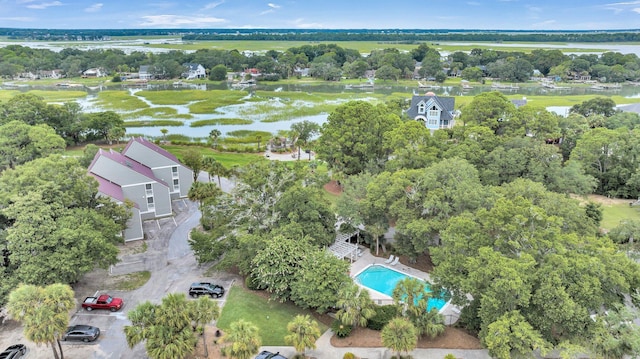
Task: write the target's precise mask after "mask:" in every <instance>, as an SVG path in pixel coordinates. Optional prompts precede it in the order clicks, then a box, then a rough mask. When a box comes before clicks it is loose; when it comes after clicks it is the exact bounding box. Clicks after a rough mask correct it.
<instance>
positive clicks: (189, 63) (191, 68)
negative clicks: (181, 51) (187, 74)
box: [182, 62, 200, 71]
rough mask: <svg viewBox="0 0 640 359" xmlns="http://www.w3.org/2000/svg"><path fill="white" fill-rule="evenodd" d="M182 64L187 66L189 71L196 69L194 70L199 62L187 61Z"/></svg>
mask: <svg viewBox="0 0 640 359" xmlns="http://www.w3.org/2000/svg"><path fill="white" fill-rule="evenodd" d="M182 66H184V67H186V68H188V69H189V71H196V70H198V66H200V64H194V63H192V62H187V63H184V64H182Z"/></svg>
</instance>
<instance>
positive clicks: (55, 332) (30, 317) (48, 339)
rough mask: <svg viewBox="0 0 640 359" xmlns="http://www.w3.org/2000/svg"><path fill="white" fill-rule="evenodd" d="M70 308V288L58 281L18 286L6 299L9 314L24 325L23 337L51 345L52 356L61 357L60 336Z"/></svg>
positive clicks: (65, 324) (71, 306) (72, 302)
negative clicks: (45, 284) (39, 285)
mask: <svg viewBox="0 0 640 359" xmlns="http://www.w3.org/2000/svg"><path fill="white" fill-rule="evenodd" d="M74 307H75V299H74V293H73V290H72V289H71V287H70V286H68V285H66V284H60V283H56V284H51V285H49V286H47V287H44V288H43V287H38V286H34V285H21V286H19V287H18V288H16V289H15V290H13V291H12V292H11V293H10V294H9V300H8V302H7V311H8V312H9V314H10V315H11V316H12V317H13V318H15V319H16V320H18V321H20V322H21V323H22V325H23V326H24V336H25V337H26V338H27V339H28V340H30V341H32V342H34V343H36V344H37V345H40V344H49V345H51V349H52V350H53V357H54V358H55V359H64V353H63V352H62V346H61V345H60V338H61V337H62V334H63V333H64V331H65V330H66V329H67V326H68V325H69V311H70V310H71V309H72V308H74ZM56 344H57V348H56ZM58 351H59V352H60V353H59V354H58Z"/></svg>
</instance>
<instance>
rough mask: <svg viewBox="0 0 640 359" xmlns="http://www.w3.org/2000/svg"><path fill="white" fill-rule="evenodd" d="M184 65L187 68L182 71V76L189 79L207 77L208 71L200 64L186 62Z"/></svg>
mask: <svg viewBox="0 0 640 359" xmlns="http://www.w3.org/2000/svg"><path fill="white" fill-rule="evenodd" d="M182 66H183V67H184V68H185V72H183V73H182V77H184V78H186V79H187V80H193V79H203V78H205V77H207V71H206V70H205V68H204V67H203V66H202V65H200V64H193V63H185V64H183V65H182Z"/></svg>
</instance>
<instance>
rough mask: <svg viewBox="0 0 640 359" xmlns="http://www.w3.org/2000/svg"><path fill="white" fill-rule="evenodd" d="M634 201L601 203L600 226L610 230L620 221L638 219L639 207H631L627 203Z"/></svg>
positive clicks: (639, 214)
mask: <svg viewBox="0 0 640 359" xmlns="http://www.w3.org/2000/svg"><path fill="white" fill-rule="evenodd" d="M631 202H634V201H633V200H629V201H628V202H625V203H613V204H603V205H602V223H601V224H600V227H602V228H604V229H606V230H608V231H610V230H611V229H613V228H615V227H617V226H618V225H619V224H620V222H621V221H624V220H627V219H636V220H639V219H640V207H631V206H629V203H631Z"/></svg>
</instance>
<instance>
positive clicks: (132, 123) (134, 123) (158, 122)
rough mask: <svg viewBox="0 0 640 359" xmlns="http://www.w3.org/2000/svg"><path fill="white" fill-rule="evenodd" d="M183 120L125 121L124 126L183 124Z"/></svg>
mask: <svg viewBox="0 0 640 359" xmlns="http://www.w3.org/2000/svg"><path fill="white" fill-rule="evenodd" d="M183 125H184V122H182V121H177V120H151V121H125V123H124V126H125V127H164V126H183Z"/></svg>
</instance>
